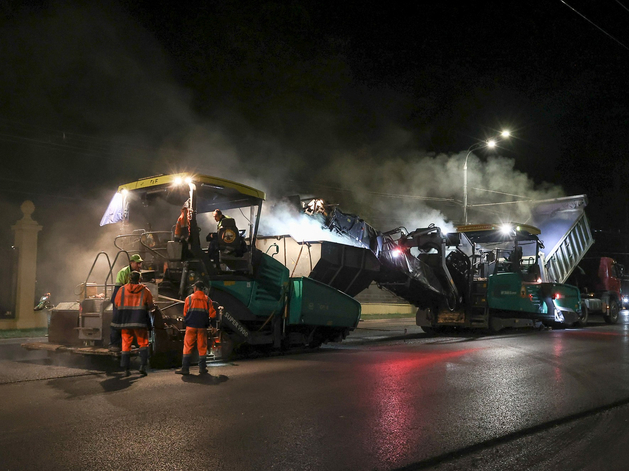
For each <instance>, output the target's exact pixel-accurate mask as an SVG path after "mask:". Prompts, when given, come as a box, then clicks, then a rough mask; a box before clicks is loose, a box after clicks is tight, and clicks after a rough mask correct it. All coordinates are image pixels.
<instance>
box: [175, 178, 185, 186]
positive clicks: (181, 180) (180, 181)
mask: <svg viewBox="0 0 629 471" xmlns="http://www.w3.org/2000/svg"><path fill="white" fill-rule="evenodd" d="M174 183H175V185H181V184H182V183H183V178H181V177H176V178H175V181H174Z"/></svg>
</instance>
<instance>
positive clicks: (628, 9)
mask: <svg viewBox="0 0 629 471" xmlns="http://www.w3.org/2000/svg"><path fill="white" fill-rule="evenodd" d="M616 3H617V4H618V5H620V6H621V7H622V8H624V9H625V10H626V11H628V12H629V8H627V7H626V6H624V5H623V4H622V3H620V2H619V1H618V0H616Z"/></svg>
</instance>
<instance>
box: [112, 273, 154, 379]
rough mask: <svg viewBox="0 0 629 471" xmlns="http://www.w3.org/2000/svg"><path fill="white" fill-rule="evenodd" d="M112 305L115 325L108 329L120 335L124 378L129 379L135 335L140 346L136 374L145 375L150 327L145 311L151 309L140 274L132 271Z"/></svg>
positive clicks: (149, 296)
mask: <svg viewBox="0 0 629 471" xmlns="http://www.w3.org/2000/svg"><path fill="white" fill-rule="evenodd" d="M114 305H115V306H116V308H117V313H118V316H117V319H116V322H112V326H114V327H115V328H117V329H120V331H121V334H122V354H121V356H120V366H121V367H122V368H124V371H125V376H129V374H130V372H129V363H130V360H131V344H132V343H133V337H134V336H135V338H136V340H137V342H138V347H140V363H141V364H140V373H141V374H142V375H144V376H146V364H147V362H148V358H149V350H148V348H149V329H150V328H151V317H150V314H149V312H150V311H151V310H153V309H154V307H155V306H154V304H153V296H152V295H151V292H150V291H149V289H148V288H147V287H146V286H144V285H143V284H140V272H138V271H132V272H131V273H130V274H129V283H127V284H126V285H124V286H122V287H121V288H120V289H119V290H118V293H117V294H116V299H115V301H114Z"/></svg>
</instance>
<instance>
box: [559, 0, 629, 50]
mask: <svg viewBox="0 0 629 471" xmlns="http://www.w3.org/2000/svg"><path fill="white" fill-rule="evenodd" d="M559 1H560V2H561V3H563V4H564V5H565V6H567V7H568V8H570V9H571V10H572V11H573V12H575V13H576V14H577V15H579V16H580V17H581V18H583V19H584V20H585V21H587V22H588V23H590V24H591V25H592V26H594V27H595V28H596V29H598V30H599V31H600V32H601V33H603V34H604V35H605V36H607V37H608V38H610V39H612V40H613V41H615V42H616V43H618V44H619V45H620V46H622V47H623V48H625V49H626V50H628V51H629V47H627V46H625V45H624V44H623V43H622V42H620V41H619V40H618V39H616V38H615V37H613V36H612V35H611V34H609V33H608V32H607V31H605V30H604V29H603V28H601V27H600V26H598V25H597V24H596V23H594V22H593V21H592V20H590V19H589V18H587V17H586V16H585V15H584V14H582V13H581V12H579V11H577V10H576V9H574V8H573V7H571V6H570V5H568V4H567V3H566V1H565V0H559Z"/></svg>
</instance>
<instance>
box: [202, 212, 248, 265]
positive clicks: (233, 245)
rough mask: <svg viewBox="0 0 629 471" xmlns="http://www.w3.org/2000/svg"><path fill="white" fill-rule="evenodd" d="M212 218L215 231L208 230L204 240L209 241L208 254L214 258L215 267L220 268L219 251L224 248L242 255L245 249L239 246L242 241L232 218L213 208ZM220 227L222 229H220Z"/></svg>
mask: <svg viewBox="0 0 629 471" xmlns="http://www.w3.org/2000/svg"><path fill="white" fill-rule="evenodd" d="M213 215H214V220H215V221H216V232H215V233H214V232H210V233H209V234H208V235H207V237H206V238H205V240H207V241H208V242H209V243H210V246H209V247H208V255H209V256H210V259H212V260H214V262H215V263H216V267H217V268H218V269H220V263H219V252H220V251H221V250H223V249H226V250H227V251H229V252H235V253H236V254H238V255H242V254H243V253H244V252H245V251H246V247H244V248H243V247H241V246H240V245H241V244H242V243H243V242H242V240H241V239H240V237H239V232H238V228H237V227H236V222H235V221H234V219H233V218H230V217H229V216H225V215H224V214H223V212H222V211H221V210H220V209H215V210H214V213H213ZM221 229H223V230H222V231H221Z"/></svg>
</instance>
